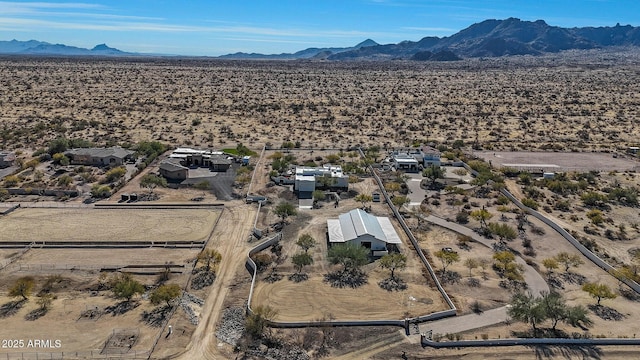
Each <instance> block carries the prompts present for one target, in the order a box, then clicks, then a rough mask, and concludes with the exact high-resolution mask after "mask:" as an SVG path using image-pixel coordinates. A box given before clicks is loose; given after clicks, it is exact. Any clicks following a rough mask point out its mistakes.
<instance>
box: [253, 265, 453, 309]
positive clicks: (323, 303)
mask: <svg viewBox="0 0 640 360" xmlns="http://www.w3.org/2000/svg"><path fill="white" fill-rule="evenodd" d="M374 266H375V265H374ZM365 272H367V274H368V275H369V280H368V283H367V284H366V285H363V286H362V287H359V288H357V289H351V288H345V289H339V288H333V287H331V286H330V285H329V284H327V283H324V282H323V277H322V274H318V275H312V276H311V277H310V278H309V280H307V281H303V282H301V283H295V282H292V281H289V280H287V278H286V276H287V274H284V275H285V278H284V279H282V280H280V281H278V282H276V283H273V284H269V283H265V282H264V281H262V282H260V283H258V286H256V289H255V294H254V296H255V298H254V301H253V303H252V304H255V305H254V306H258V305H269V306H270V307H272V308H274V309H276V310H277V311H278V315H276V318H275V319H276V320H279V321H314V320H318V319H321V318H327V317H329V316H330V317H331V318H333V319H335V320H400V319H403V318H405V317H406V316H409V317H414V316H420V315H425V314H430V313H432V312H436V311H441V310H446V309H447V306H446V304H445V303H444V301H443V300H442V298H441V296H440V294H439V293H438V292H437V291H434V290H433V289H431V288H429V287H428V286H427V285H426V280H425V281H424V282H422V283H416V282H411V283H409V284H408V289H407V290H404V291H397V292H396V291H394V292H389V291H386V290H384V289H382V288H380V286H378V284H377V283H378V281H380V280H382V279H385V278H387V277H388V276H389V274H388V272H387V271H385V272H381V271H376V270H373V271H372V269H366V270H365Z"/></svg>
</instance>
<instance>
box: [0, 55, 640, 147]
mask: <svg viewBox="0 0 640 360" xmlns="http://www.w3.org/2000/svg"><path fill="white" fill-rule="evenodd" d="M639 62H640V57H638V56H637V54H636V53H634V52H633V51H620V52H609V53H593V52H569V53H564V54H562V55H556V56H550V57H535V58H534V57H528V56H525V57H511V58H500V59H475V60H465V61H460V62H451V63H433V62H429V63H420V62H404V61H389V62H341V63H336V62H320V61H319V62H307V61H300V62H286V61H285V62H271V61H222V60H207V59H72V58H64V59H56V58H20V57H3V58H0V79H1V80H0V83H1V84H2V87H3V89H4V91H3V92H2V93H0V114H1V115H0V119H1V120H2V129H1V130H0V140H1V143H0V147H3V148H7V149H10V150H12V149H21V148H32V149H35V148H37V147H40V146H44V145H45V144H46V142H47V141H49V140H52V139H55V138H58V137H61V136H65V137H67V138H81V139H85V140H89V141H93V142H95V143H97V144H113V143H131V142H136V141H139V140H159V141H163V142H165V143H168V144H171V145H194V146H198V147H208V148H219V147H225V146H228V145H235V144H236V143H237V142H242V143H244V144H245V145H248V146H249V147H251V148H260V147H261V146H262V145H263V144H265V143H272V144H275V145H280V144H281V143H282V142H283V141H293V142H295V141H300V142H302V144H303V145H304V146H318V147H320V146H329V145H331V146H332V147H343V148H346V147H349V146H353V145H354V144H364V145H381V146H385V147H391V146H395V145H406V144H410V143H411V142H413V141H434V142H451V141H453V140H456V139H460V140H463V141H464V142H465V143H467V144H470V143H476V144H477V146H482V147H485V148H494V147H495V148H503V149H509V150H534V149H556V150H558V149H566V150H569V149H572V150H578V151H580V150H592V149H596V150H602V149H612V148H616V147H626V146H628V145H629V144H635V143H637V141H638V140H637V139H638V135H640V128H639V127H637V126H635V125H634V119H637V118H638V106H637V105H638V102H639V99H638V94H639V93H640V72H639V71H638V67H637V64H638V63H639ZM285 129H286V131H284V130H285Z"/></svg>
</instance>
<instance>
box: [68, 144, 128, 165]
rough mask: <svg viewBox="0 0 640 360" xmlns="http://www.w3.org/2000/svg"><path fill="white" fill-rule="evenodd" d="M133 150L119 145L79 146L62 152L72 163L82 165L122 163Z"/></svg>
mask: <svg viewBox="0 0 640 360" xmlns="http://www.w3.org/2000/svg"><path fill="white" fill-rule="evenodd" d="M133 153H134V152H133V151H130V150H126V149H123V148H121V147H119V146H114V147H109V148H79V149H70V150H67V151H66V152H65V153H64V154H65V155H66V156H67V157H68V158H69V159H70V161H71V163H72V164H82V165H97V166H103V165H116V166H117V165H122V164H124V162H125V160H127V159H129V158H130V157H131V156H132V155H133Z"/></svg>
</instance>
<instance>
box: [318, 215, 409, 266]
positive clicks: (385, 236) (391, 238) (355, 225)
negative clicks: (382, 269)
mask: <svg viewBox="0 0 640 360" xmlns="http://www.w3.org/2000/svg"><path fill="white" fill-rule="evenodd" d="M327 232H328V237H329V245H334V244H340V243H353V244H358V245H361V246H364V247H366V248H368V249H370V250H371V252H372V254H373V255H377V256H381V255H384V254H386V253H387V252H388V251H389V250H390V249H392V248H397V246H398V245H399V244H401V243H402V242H401V240H400V237H399V236H398V233H397V232H396V230H395V228H394V227H393V225H392V224H391V220H390V219H389V218H388V217H379V216H374V215H371V214H369V213H367V212H365V211H363V210H361V209H353V210H351V211H349V212H348V213H344V214H341V215H340V216H339V217H338V218H337V219H327Z"/></svg>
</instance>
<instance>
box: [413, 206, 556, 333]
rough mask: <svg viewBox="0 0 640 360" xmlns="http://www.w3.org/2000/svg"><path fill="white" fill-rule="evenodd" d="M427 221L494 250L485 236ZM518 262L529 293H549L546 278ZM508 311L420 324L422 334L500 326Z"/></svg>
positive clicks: (430, 218) (439, 220) (437, 220)
mask: <svg viewBox="0 0 640 360" xmlns="http://www.w3.org/2000/svg"><path fill="white" fill-rule="evenodd" d="M425 219H426V220H427V221H429V222H431V223H433V224H435V225H438V226H441V227H444V228H447V229H449V230H452V231H455V232H457V233H458V234H462V235H467V236H469V237H471V238H473V240H475V241H477V242H478V243H480V244H482V245H484V246H487V247H489V248H493V247H492V243H493V241H492V240H489V239H487V238H485V237H484V236H480V235H479V234H477V233H476V232H474V231H473V230H471V229H469V228H468V227H465V226H462V225H460V224H457V223H454V222H451V221H447V220H445V219H442V218H439V217H437V216H433V215H429V216H427V217H425ZM516 262H517V263H518V264H521V265H522V266H523V269H524V271H523V276H524V281H525V282H526V283H527V285H528V286H529V291H531V293H532V294H534V295H535V296H539V295H540V293H541V292H543V291H547V292H548V291H549V285H547V282H546V281H545V280H544V278H543V277H542V276H541V275H540V274H539V273H538V272H537V271H536V270H535V269H534V268H533V267H531V266H529V265H527V263H526V262H525V261H524V259H522V258H521V257H516ZM507 309H508V306H503V307H500V308H497V309H491V310H487V311H485V312H483V313H480V314H468V315H463V316H456V317H451V318H447V319H442V320H438V321H433V322H427V323H423V324H420V332H421V333H426V332H427V331H429V330H432V331H433V333H434V334H454V333H459V332H462V331H468V330H472V329H477V328H481V327H485V326H490V325H494V324H499V323H502V322H505V321H506V320H507V319H508V315H507Z"/></svg>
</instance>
